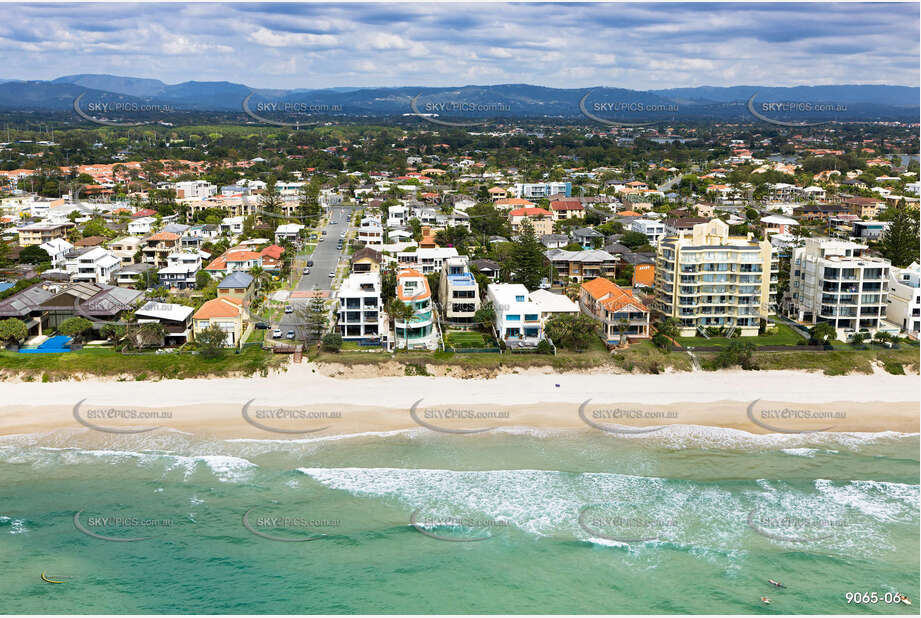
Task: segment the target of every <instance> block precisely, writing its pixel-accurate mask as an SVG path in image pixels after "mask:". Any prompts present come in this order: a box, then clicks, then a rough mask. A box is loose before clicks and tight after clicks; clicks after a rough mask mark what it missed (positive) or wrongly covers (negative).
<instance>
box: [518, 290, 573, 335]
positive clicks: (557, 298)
mask: <svg viewBox="0 0 921 618" xmlns="http://www.w3.org/2000/svg"><path fill="white" fill-rule="evenodd" d="M528 298H530V299H531V302H533V303H534V304H536V305H537V307H538V309H539V310H540V319H541V322H543V323H544V325H545V326H546V324H547V320H549V319H550V318H552V317H553V316H555V315H577V314H578V313H579V305H577V304H576V303H574V302H573V301H571V300H570V299H569V297H568V296H565V295H563V294H554V293H553V292H551V291H550V290H534V291H533V292H531V293H530V294H528Z"/></svg>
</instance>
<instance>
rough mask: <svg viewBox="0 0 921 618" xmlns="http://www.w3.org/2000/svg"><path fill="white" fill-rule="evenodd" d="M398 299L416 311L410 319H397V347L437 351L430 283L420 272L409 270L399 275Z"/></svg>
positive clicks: (395, 327)
mask: <svg viewBox="0 0 921 618" xmlns="http://www.w3.org/2000/svg"><path fill="white" fill-rule="evenodd" d="M396 296H397V298H398V299H400V301H401V302H402V303H403V304H405V305H408V306H409V307H411V308H412V309H413V314H412V316H411V317H410V318H409V319H398V318H396V317H394V322H393V326H394V334H395V339H396V347H398V348H404V349H407V350H418V349H427V350H434V349H435V348H436V347H437V346H438V341H439V338H438V328H437V326H435V319H434V311H433V310H434V307H433V306H432V291H431V289H430V288H429V282H428V280H427V279H426V278H425V275H423V274H422V273H421V272H419V271H418V270H414V269H412V268H406V269H403V270H401V271H400V272H398V273H397V288H396Z"/></svg>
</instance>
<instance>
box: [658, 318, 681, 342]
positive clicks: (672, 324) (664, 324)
mask: <svg viewBox="0 0 921 618" xmlns="http://www.w3.org/2000/svg"><path fill="white" fill-rule="evenodd" d="M656 330H657V331H658V332H659V333H661V334H662V335H663V336H665V337H668V338H670V339H674V338H675V337H677V336H678V320H676V319H675V318H665V319H664V320H662V321H661V322H659V323H658V324H656Z"/></svg>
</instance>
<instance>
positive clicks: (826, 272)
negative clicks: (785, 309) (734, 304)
mask: <svg viewBox="0 0 921 618" xmlns="http://www.w3.org/2000/svg"><path fill="white" fill-rule="evenodd" d="M866 248H867V246H866V245H861V244H858V243H854V242H850V241H844V240H832V239H829V238H807V239H806V241H805V244H804V245H803V246H802V247H794V248H793V256H792V257H791V259H790V297H791V305H790V307H789V313H790V314H791V316H792V317H794V318H795V319H796V320H798V321H800V322H805V323H807V324H817V323H819V322H827V323H829V324H831V325H833V326H834V327H835V329H836V330H837V332H838V339H841V340H844V341H846V340H847V339H849V338H850V337H851V336H852V335H853V334H854V333H856V332H858V331H868V332H870V333H875V332H876V331H877V330H878V329H879V328H880V326H881V322H882V320H883V318H885V316H886V309H887V306H888V287H889V261H888V260H885V259H883V258H877V257H865V256H864V255H863V253H864V251H865V250H866Z"/></svg>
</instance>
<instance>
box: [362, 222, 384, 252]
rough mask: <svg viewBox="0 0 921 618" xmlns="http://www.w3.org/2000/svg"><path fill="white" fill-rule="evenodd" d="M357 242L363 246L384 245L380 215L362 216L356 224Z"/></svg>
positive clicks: (376, 246) (378, 247)
mask: <svg viewBox="0 0 921 618" xmlns="http://www.w3.org/2000/svg"><path fill="white" fill-rule="evenodd" d="M358 242H360V243H363V244H364V246H365V247H370V248H372V249H380V248H381V247H383V246H384V226H383V225H381V218H380V217H374V216H370V217H363V218H362V220H361V223H360V225H359V226H358Z"/></svg>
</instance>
